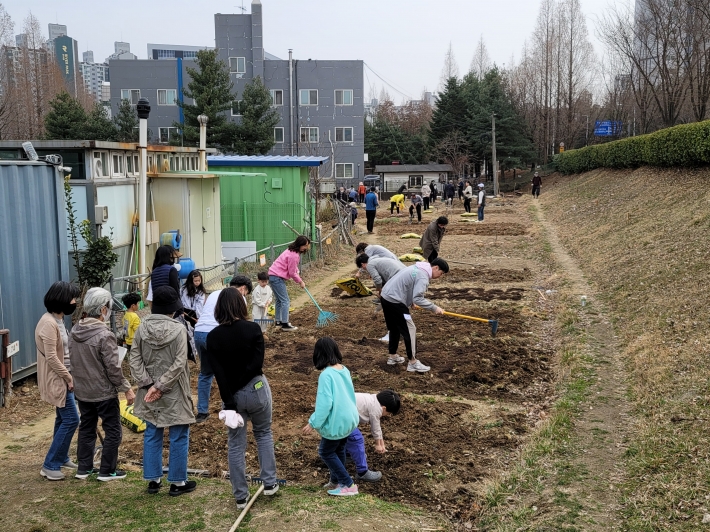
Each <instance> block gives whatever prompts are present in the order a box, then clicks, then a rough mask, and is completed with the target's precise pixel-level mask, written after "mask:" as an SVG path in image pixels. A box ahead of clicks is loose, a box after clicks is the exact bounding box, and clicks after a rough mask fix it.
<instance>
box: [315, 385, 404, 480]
mask: <svg viewBox="0 0 710 532" xmlns="http://www.w3.org/2000/svg"><path fill="white" fill-rule="evenodd" d="M355 403H356V404H357V410H358V413H359V414H360V423H369V424H370V431H371V432H372V437H373V438H375V451H376V452H378V453H385V452H387V449H385V440H384V438H383V437H382V429H381V428H380V418H381V417H382V416H386V415H387V414H388V413H389V414H392V415H393V416H394V415H396V414H397V413H398V412H399V407H400V399H399V394H397V392H395V391H393V390H383V391H381V392H380V393H378V394H377V395H375V394H374V393H356V394H355ZM345 451H346V452H347V453H348V454H349V455H350V458H352V459H353V461H354V462H355V469H356V471H357V475H355V479H356V480H365V481H367V482H377V481H378V480H380V479H381V478H382V473H380V472H379V471H371V470H370V469H369V468H368V467H367V454H366V453H365V439H364V438H363V437H362V432H360V429H359V428H357V427H356V428H355V430H353V431H352V432H351V433H350V436H348V441H347V443H346V444H345ZM329 484H330V483H329ZM328 487H330V486H328Z"/></svg>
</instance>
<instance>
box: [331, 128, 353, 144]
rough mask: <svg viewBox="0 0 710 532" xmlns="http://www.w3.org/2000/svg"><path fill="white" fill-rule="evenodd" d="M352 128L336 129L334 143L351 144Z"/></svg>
mask: <svg viewBox="0 0 710 532" xmlns="http://www.w3.org/2000/svg"><path fill="white" fill-rule="evenodd" d="M352 141H353V128H351V127H336V128H335V142H352Z"/></svg>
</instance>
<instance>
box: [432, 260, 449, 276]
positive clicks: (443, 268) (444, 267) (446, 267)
mask: <svg viewBox="0 0 710 532" xmlns="http://www.w3.org/2000/svg"><path fill="white" fill-rule="evenodd" d="M431 266H432V268H433V267H434V266H438V267H439V269H440V270H441V271H442V272H444V273H449V263H448V262H446V261H445V260H444V259H442V258H441V257H437V258H435V259H434V260H433V261H431Z"/></svg>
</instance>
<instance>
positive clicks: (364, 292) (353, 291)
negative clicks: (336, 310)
mask: <svg viewBox="0 0 710 532" xmlns="http://www.w3.org/2000/svg"><path fill="white" fill-rule="evenodd" d="M335 286H337V287H338V288H340V289H341V290H343V291H344V292H347V293H348V294H350V295H351V296H371V295H372V290H370V289H369V288H368V287H366V286H365V285H364V284H362V283H361V282H360V279H358V278H356V277H348V278H347V279H338V280H337V281H335Z"/></svg>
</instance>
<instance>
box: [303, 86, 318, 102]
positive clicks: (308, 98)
mask: <svg viewBox="0 0 710 532" xmlns="http://www.w3.org/2000/svg"><path fill="white" fill-rule="evenodd" d="M300 93H301V97H300V99H299V103H300V104H301V105H318V91H317V90H312V89H301V91H300Z"/></svg>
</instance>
